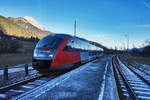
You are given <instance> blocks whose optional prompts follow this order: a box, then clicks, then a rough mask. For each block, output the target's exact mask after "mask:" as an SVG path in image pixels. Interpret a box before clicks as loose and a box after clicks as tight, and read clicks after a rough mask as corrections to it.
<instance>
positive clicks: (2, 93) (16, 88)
mask: <svg viewBox="0 0 150 100" xmlns="http://www.w3.org/2000/svg"><path fill="white" fill-rule="evenodd" d="M64 73H66V72H52V73H50V75H48V76H44V75H39V76H37V77H34V78H32V79H28V80H25V81H21V82H18V83H15V84H12V85H9V86H6V87H2V88H0V100H8V99H12V98H15V97H17V96H19V95H21V94H23V93H25V92H28V91H30V90H31V89H34V88H36V87H38V86H41V85H43V84H45V83H47V82H48V81H50V80H52V79H54V78H56V77H58V76H60V75H62V74H64Z"/></svg>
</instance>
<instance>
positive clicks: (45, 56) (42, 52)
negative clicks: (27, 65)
mask: <svg viewBox="0 0 150 100" xmlns="http://www.w3.org/2000/svg"><path fill="white" fill-rule="evenodd" d="M62 41H63V39H62V38H60V37H57V36H56V35H55V34H53V35H48V36H46V37H44V38H43V39H41V40H40V41H39V42H38V43H37V45H36V47H35V50H34V54H33V59H32V65H33V68H34V69H36V70H38V71H39V72H40V73H42V74H43V73H47V72H49V71H50V70H51V67H50V66H51V63H52V61H53V59H54V56H55V53H56V50H57V49H58V48H59V45H60V44H61V42H62Z"/></svg>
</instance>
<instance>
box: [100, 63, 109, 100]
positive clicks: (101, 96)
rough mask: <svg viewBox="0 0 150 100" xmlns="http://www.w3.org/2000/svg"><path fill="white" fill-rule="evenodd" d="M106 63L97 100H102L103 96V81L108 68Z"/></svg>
mask: <svg viewBox="0 0 150 100" xmlns="http://www.w3.org/2000/svg"><path fill="white" fill-rule="evenodd" d="M108 63H109V62H107V64H106V66H105V72H104V76H103V82H102V86H101V91H100V94H99V97H98V100H103V95H104V88H105V80H106V73H107V69H108V68H107V67H108Z"/></svg>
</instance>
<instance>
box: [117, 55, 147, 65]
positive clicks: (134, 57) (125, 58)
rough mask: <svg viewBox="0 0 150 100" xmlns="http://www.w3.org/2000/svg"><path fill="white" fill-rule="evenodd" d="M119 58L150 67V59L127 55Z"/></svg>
mask: <svg viewBox="0 0 150 100" xmlns="http://www.w3.org/2000/svg"><path fill="white" fill-rule="evenodd" d="M120 57H121V58H123V59H124V60H126V61H128V62H135V61H136V62H138V63H141V64H147V65H150V58H146V57H139V56H132V55H129V54H126V55H121V56H120Z"/></svg>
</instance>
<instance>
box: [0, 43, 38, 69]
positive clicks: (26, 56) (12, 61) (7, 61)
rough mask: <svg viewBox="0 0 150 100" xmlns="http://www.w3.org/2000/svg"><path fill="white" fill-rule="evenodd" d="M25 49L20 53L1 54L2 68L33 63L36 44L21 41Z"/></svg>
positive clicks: (0, 65)
mask: <svg viewBox="0 0 150 100" xmlns="http://www.w3.org/2000/svg"><path fill="white" fill-rule="evenodd" d="M20 42H21V44H22V45H23V48H22V49H21V50H19V51H21V52H20V53H5V54H0V67H3V66H4V65H8V66H12V65H17V64H24V63H31V61H32V55H33V50H34V47H35V45H36V43H33V42H27V41H20Z"/></svg>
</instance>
